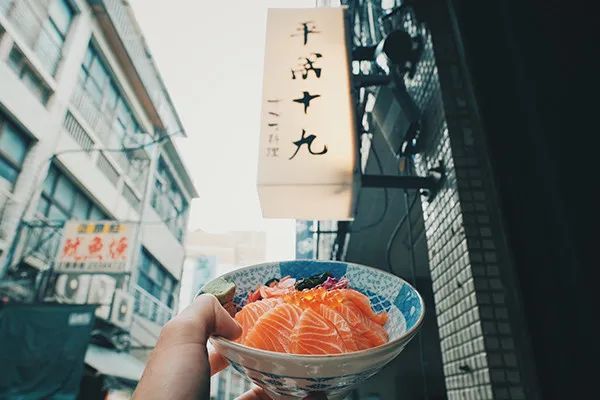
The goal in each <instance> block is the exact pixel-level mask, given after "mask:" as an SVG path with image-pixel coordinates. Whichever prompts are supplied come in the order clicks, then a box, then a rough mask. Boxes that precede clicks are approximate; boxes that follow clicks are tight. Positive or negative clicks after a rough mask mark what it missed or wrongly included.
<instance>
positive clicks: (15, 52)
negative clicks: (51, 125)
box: [8, 46, 50, 105]
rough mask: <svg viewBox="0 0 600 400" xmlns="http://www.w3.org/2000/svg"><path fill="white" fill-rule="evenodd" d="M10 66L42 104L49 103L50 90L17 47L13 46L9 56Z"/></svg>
mask: <svg viewBox="0 0 600 400" xmlns="http://www.w3.org/2000/svg"><path fill="white" fill-rule="evenodd" d="M8 65H9V66H10V68H11V69H12V70H13V71H14V72H15V73H16V74H17V76H18V77H19V79H21V81H22V82H23V83H24V84H25V86H27V88H29V90H30V91H31V93H33V94H34V95H35V96H36V97H37V98H38V99H39V100H40V102H41V103H42V104H44V105H45V104H46V103H47V102H48V98H49V97H50V88H48V86H47V85H46V84H45V83H44V81H43V80H42V78H41V77H40V76H39V75H38V74H37V73H36V72H35V71H34V70H33V68H32V67H31V65H30V64H29V62H28V61H27V60H26V59H25V56H24V55H23V53H22V52H21V50H19V49H18V48H17V47H16V46H13V48H12V50H11V51H10V55H9V56H8Z"/></svg>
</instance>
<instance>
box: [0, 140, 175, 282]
mask: <svg viewBox="0 0 600 400" xmlns="http://www.w3.org/2000/svg"><path fill="white" fill-rule="evenodd" d="M181 133H183V130H177V131H174V132H171V133H167V134H162V135H160V134H159V136H158V137H157V138H154V139H153V140H151V141H149V142H148V143H143V144H140V145H138V146H132V147H125V146H122V147H120V148H111V147H96V148H92V149H83V148H82V149H66V150H61V151H58V152H55V153H54V154H52V156H50V157H49V158H48V159H46V160H45V161H44V162H42V163H40V165H39V167H38V170H37V171H36V174H35V177H34V185H32V190H31V192H30V193H29V196H28V197H27V201H26V203H25V205H24V206H23V209H22V211H21V213H20V215H19V217H18V219H17V220H18V221H19V224H18V226H17V231H16V232H15V235H14V239H13V241H12V243H11V246H10V249H9V250H8V256H7V260H6V262H5V263H4V265H3V266H0V278H1V277H3V276H4V274H5V272H6V269H7V268H12V267H14V266H15V265H16V264H15V263H14V262H13V257H14V255H15V254H14V253H15V251H16V248H17V246H18V244H19V243H18V242H19V238H20V236H21V232H22V229H23V225H25V223H24V217H25V214H26V213H27V211H28V210H29V209H30V208H31V205H32V202H33V199H34V198H36V197H37V196H35V193H36V190H38V189H40V188H41V187H43V186H42V182H40V175H41V174H42V172H43V170H44V168H46V167H47V165H48V164H49V163H51V162H52V161H53V160H55V159H56V158H57V157H58V156H59V155H63V154H72V153H92V152H109V153H113V152H114V153H128V152H132V151H137V150H142V149H145V148H148V147H150V146H153V145H156V144H160V143H162V142H163V141H165V140H167V139H170V138H171V137H173V136H177V135H179V134H181ZM147 179H150V177H148V178H147ZM180 215H181V211H180V210H177V214H176V215H175V216H173V217H171V218H170V219H174V218H178V217H179V216H180ZM170 219H166V220H161V221H156V222H153V223H156V224H159V223H165V221H170ZM142 221H143V220H140V221H135V222H137V223H138V224H141V223H142ZM61 222H62V223H64V221H61ZM53 236H54V235H51V237H50V238H48V239H47V240H50V239H52V237H53ZM47 240H45V241H44V242H46V241H47ZM43 244H44V243H41V244H40V246H41V245H43ZM40 246H36V247H37V248H39V247H40ZM22 258H23V257H20V258H19V261H21V260H22Z"/></svg>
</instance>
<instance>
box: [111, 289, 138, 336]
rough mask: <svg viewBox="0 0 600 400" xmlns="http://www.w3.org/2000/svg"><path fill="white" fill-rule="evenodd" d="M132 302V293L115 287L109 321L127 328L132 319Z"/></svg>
mask: <svg viewBox="0 0 600 400" xmlns="http://www.w3.org/2000/svg"><path fill="white" fill-rule="evenodd" d="M133 302H134V299H133V296H132V295H130V294H129V293H127V292H126V291H124V290H121V289H117V290H116V291H115V298H114V301H113V304H112V311H111V313H110V322H112V323H113V324H114V325H116V326H118V327H120V328H123V329H129V327H130V326H131V321H132V319H133Z"/></svg>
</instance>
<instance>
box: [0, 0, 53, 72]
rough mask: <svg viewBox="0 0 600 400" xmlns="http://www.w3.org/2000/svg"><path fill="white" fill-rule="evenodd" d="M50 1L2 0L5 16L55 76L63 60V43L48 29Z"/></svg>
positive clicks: (1, 8)
mask: <svg viewBox="0 0 600 400" xmlns="http://www.w3.org/2000/svg"><path fill="white" fill-rule="evenodd" d="M49 4H50V1H49V0H33V1H32V0H19V1H16V0H0V13H1V14H3V15H5V16H6V18H7V19H8V21H10V23H11V24H12V26H13V27H14V28H15V30H16V31H17V32H18V33H19V35H20V37H21V38H22V39H23V41H24V42H25V43H26V44H27V46H29V48H30V49H31V50H32V51H33V52H34V53H35V54H36V56H37V58H38V61H39V62H40V63H41V64H42V65H43V66H44V68H45V69H46V70H47V71H48V72H49V73H50V74H51V75H54V74H55V73H56V70H57V69H58V65H59V63H60V61H61V59H62V46H63V43H62V41H60V42H59V41H57V40H56V38H55V37H54V36H53V35H52V33H51V32H50V30H49V29H48V26H49V25H48V23H47V21H48V15H47V14H48V5H49Z"/></svg>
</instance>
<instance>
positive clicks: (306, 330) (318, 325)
mask: <svg viewBox="0 0 600 400" xmlns="http://www.w3.org/2000/svg"><path fill="white" fill-rule="evenodd" d="M289 352H290V353H293V354H339V353H345V352H346V346H344V341H343V340H342V338H341V337H340V335H339V334H338V332H337V330H336V329H335V326H333V324H332V323H330V322H329V321H327V320H326V319H325V318H323V317H322V316H321V315H319V314H318V313H317V312H315V311H313V310H312V309H310V308H307V309H306V310H304V311H303V312H302V315H301V316H300V319H299V320H298V323H297V324H296V326H295V327H294V330H293V331H292V336H291V341H290V351H289Z"/></svg>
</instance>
